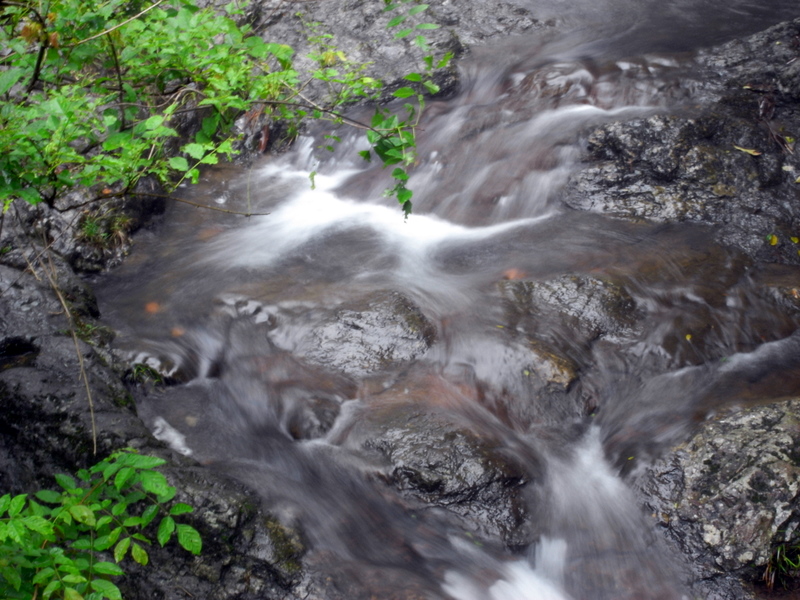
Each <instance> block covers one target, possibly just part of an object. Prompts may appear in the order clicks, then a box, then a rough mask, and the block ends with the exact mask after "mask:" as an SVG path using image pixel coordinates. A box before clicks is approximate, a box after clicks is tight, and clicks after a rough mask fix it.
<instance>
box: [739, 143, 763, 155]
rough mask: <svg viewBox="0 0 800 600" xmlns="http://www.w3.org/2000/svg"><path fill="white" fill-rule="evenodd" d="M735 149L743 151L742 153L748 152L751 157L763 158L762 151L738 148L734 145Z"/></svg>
mask: <svg viewBox="0 0 800 600" xmlns="http://www.w3.org/2000/svg"><path fill="white" fill-rule="evenodd" d="M733 147H734V148H736V149H737V150H739V151H741V152H746V153H747V154H749V155H750V156H761V152H760V151H758V150H753V149H752V148H742V147H741V146H736V145H735V144H734V146H733Z"/></svg>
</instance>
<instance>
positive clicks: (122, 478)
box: [114, 467, 136, 491]
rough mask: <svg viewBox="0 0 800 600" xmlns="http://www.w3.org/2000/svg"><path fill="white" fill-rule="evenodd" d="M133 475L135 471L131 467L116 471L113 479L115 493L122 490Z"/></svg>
mask: <svg viewBox="0 0 800 600" xmlns="http://www.w3.org/2000/svg"><path fill="white" fill-rule="evenodd" d="M135 474H136V471H134V470H133V469H132V468H131V467H122V468H121V469H120V470H119V471H117V475H116V476H115V477H114V487H115V488H117V491H120V490H122V488H124V487H125V486H126V484H128V482H129V481H130V480H131V479H132V478H133V476H134V475H135Z"/></svg>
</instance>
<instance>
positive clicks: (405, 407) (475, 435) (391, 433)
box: [348, 374, 538, 545]
mask: <svg viewBox="0 0 800 600" xmlns="http://www.w3.org/2000/svg"><path fill="white" fill-rule="evenodd" d="M470 393H471V391H470V390H469V388H462V387H459V386H457V385H454V384H452V383H450V382H448V381H446V380H444V379H442V378H441V377H440V376H439V375H436V374H417V375H415V376H412V377H410V378H409V379H405V380H403V381H401V382H399V383H398V384H397V385H396V386H394V387H392V388H390V389H389V390H387V391H386V392H384V393H382V394H379V395H378V396H376V397H374V398H370V399H368V400H366V403H367V404H368V406H369V409H368V410H367V411H365V412H364V414H363V416H362V417H361V418H360V419H359V421H358V423H357V425H356V426H355V427H354V429H353V430H352V431H351V432H349V434H348V444H355V445H358V446H359V447H360V448H362V449H363V450H364V451H366V452H367V454H368V455H372V456H376V457H377V458H378V459H379V460H381V461H384V462H385V463H386V464H388V467H387V471H386V473H387V475H386V477H387V479H388V481H389V483H390V484H391V485H392V486H393V487H395V488H396V489H398V490H399V491H400V492H401V494H403V495H404V496H406V497H408V498H414V499H416V500H419V501H422V502H423V503H425V504H427V505H429V506H436V507H441V508H445V509H447V510H448V511H451V512H453V513H455V514H457V515H460V516H461V517H464V518H465V519H466V520H467V521H466V522H467V523H469V525H468V527H470V528H474V527H477V528H478V532H479V533H481V534H484V535H490V536H497V535H500V536H501V537H502V538H503V539H504V540H505V541H506V542H507V543H509V544H515V545H523V544H525V543H530V541H531V540H530V539H526V537H525V536H526V535H527V533H526V531H525V524H524V521H525V515H526V509H525V507H524V506H525V503H524V500H523V498H522V493H523V488H524V486H525V484H526V483H527V482H529V481H530V480H531V479H532V477H533V475H532V473H533V472H535V471H536V470H537V468H538V467H537V460H536V459H532V460H531V461H530V463H529V464H527V465H525V466H523V465H521V464H519V463H518V462H516V461H515V460H514V459H513V458H512V457H511V453H510V452H509V453H505V452H504V448H506V447H507V444H509V443H510V442H509V440H507V439H501V438H500V437H499V436H495V435H493V434H492V432H491V430H490V429H484V430H481V429H480V428H479V427H478V426H477V423H469V422H468V421H466V420H465V421H463V422H461V421H459V418H458V417H457V416H455V414H457V413H453V412H452V409H457V406H458V405H461V406H462V407H463V408H464V409H465V410H466V409H468V406H469V405H470V404H471V403H472V402H474V399H471V400H467V396H466V394H470ZM438 407H450V410H439V408H438Z"/></svg>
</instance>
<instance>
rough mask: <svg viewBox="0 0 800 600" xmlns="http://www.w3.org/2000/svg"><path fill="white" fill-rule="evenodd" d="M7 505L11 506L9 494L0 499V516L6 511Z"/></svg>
mask: <svg viewBox="0 0 800 600" xmlns="http://www.w3.org/2000/svg"><path fill="white" fill-rule="evenodd" d="M9 504H11V494H5V495H3V496H2V497H0V515H2V514H3V513H4V512H6V510H8V505H9Z"/></svg>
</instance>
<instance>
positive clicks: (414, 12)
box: [407, 4, 430, 17]
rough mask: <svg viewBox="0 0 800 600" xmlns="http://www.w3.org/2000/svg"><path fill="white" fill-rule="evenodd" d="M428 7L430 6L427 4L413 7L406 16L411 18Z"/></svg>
mask: <svg viewBox="0 0 800 600" xmlns="http://www.w3.org/2000/svg"><path fill="white" fill-rule="evenodd" d="M428 6H430V5H429V4H418V5H417V6H415V7H414V8H412V9H411V10H409V11H408V13H407V14H408V16H409V17H411V16H413V15H417V14H419V13H421V12H422V11H425V10H428Z"/></svg>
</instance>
